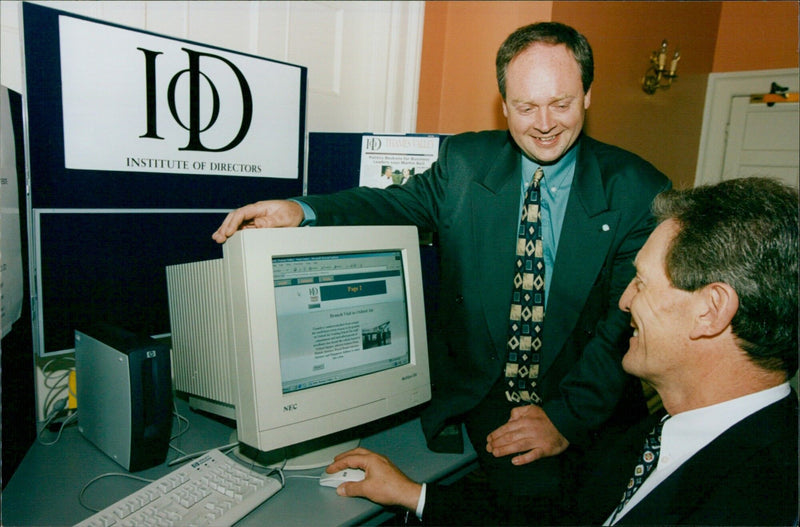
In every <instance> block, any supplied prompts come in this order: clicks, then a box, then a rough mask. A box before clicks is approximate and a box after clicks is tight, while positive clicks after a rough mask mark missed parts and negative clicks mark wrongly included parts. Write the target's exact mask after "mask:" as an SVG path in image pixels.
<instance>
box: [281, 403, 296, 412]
mask: <svg viewBox="0 0 800 527" xmlns="http://www.w3.org/2000/svg"><path fill="white" fill-rule="evenodd" d="M295 410H297V403H292V404H287V405H284V407H283V411H284V412H293V411H295Z"/></svg>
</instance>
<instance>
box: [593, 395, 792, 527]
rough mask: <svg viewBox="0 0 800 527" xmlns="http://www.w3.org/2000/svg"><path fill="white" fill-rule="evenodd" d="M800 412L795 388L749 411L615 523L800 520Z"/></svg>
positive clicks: (781, 522)
mask: <svg viewBox="0 0 800 527" xmlns="http://www.w3.org/2000/svg"><path fill="white" fill-rule="evenodd" d="M797 418H798V414H797V394H796V393H795V392H792V393H791V395H789V396H787V397H785V398H783V399H781V400H780V401H778V402H776V403H773V404H771V405H770V406H767V407H766V408H764V409H763V410H760V411H758V412H756V413H754V414H752V415H750V416H748V417H747V418H745V419H743V420H742V421H740V422H738V423H737V424H735V425H734V426H732V427H731V428H729V429H728V430H726V431H725V432H724V433H722V434H721V435H720V436H719V437H717V438H716V439H715V440H714V441H712V442H711V443H709V444H708V445H707V446H705V447H704V448H703V449H702V450H700V451H699V452H698V453H697V454H695V455H694V456H692V457H691V458H690V459H689V460H688V461H686V462H685V463H684V464H683V465H681V466H680V467H679V468H678V470H676V471H675V472H674V473H672V474H671V475H670V476H669V477H668V478H667V479H665V480H664V481H663V482H661V484H659V485H658V486H657V487H656V488H655V489H653V490H652V491H651V492H650V493H649V494H648V495H647V496H646V497H645V498H644V499H643V500H642V501H641V502H639V503H638V504H637V505H636V506H635V507H634V508H632V509H631V510H630V511H629V512H628V514H626V515H625V516H623V517H622V518H620V520H619V521H618V522H617V525H648V524H649V525H794V524H796V522H797V518H798V502H797V499H798V490H797V489H798V477H797V470H798V465H797V455H798V453H797V452H798V451H797V449H798V443H797V441H798V435H797V427H798V421H797ZM642 437H643V436H642ZM640 442H641V441H640ZM634 458H635V455H634ZM634 464H635V462H633V461H632V462H631V464H630V466H631V467H633V466H634ZM623 486H624V483H623ZM622 488H623V487H620V489H622ZM621 494H622V490H620V492H619V495H621ZM609 514H610V510H609Z"/></svg>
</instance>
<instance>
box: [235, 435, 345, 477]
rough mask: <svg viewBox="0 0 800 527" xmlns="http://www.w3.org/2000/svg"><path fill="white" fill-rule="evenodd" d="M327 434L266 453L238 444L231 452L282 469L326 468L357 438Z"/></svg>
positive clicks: (265, 465) (266, 465)
mask: <svg viewBox="0 0 800 527" xmlns="http://www.w3.org/2000/svg"><path fill="white" fill-rule="evenodd" d="M341 439H342V438H341V437H336V436H335V435H334V436H333V437H331V436H326V437H320V438H317V439H312V440H310V441H305V442H303V443H299V444H297V445H291V446H288V447H284V448H278V449H275V450H271V451H269V452H264V451H262V450H258V449H256V448H254V447H251V446H249V445H245V444H244V443H239V446H238V447H236V448H235V449H234V450H233V452H234V454H235V455H236V456H237V457H238V458H239V459H241V460H243V461H245V462H247V463H253V464H255V465H258V466H260V467H264V468H273V469H281V470H309V469H316V468H325V467H327V466H328V465H330V464H331V463H333V458H334V457H336V456H337V455H339V454H341V453H342V452H347V451H348V450H352V449H354V448H356V447H357V446H358V445H359V443H360V439H357V438H356V439H345V440H341ZM237 441H238V436H237V434H236V430H234V431H233V432H231V441H230V442H231V443H235V442H237Z"/></svg>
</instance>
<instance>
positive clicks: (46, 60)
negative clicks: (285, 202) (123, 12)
mask: <svg viewBox="0 0 800 527" xmlns="http://www.w3.org/2000/svg"><path fill="white" fill-rule="evenodd" d="M22 9H23V31H24V39H25V52H24V59H25V77H26V79H25V80H26V91H27V93H26V94H25V99H26V101H25V102H26V105H27V111H28V130H27V134H28V143H29V145H30V178H31V199H32V206H33V208H65V207H69V208H98V207H101V208H114V209H115V208H184V209H185V208H192V209H197V208H202V209H220V208H234V207H238V206H240V205H243V204H245V203H249V202H250V201H253V199H254V197H258V198H262V199H263V198H268V197H276V198H278V197H288V196H296V195H299V194H301V193H302V190H303V163H304V152H303V148H304V140H305V107H306V82H307V69H306V68H305V67H302V66H296V65H292V64H286V63H281V62H277V61H273V60H270V59H266V58H263V57H255V56H252V55H246V54H242V53H238V52H233V51H229V50H221V49H220V48H215V47H213V46H208V45H204V44H196V43H192V42H186V41H181V40H179V39H172V38H169V37H163V36H160V35H154V34H152V33H148V32H145V31H140V30H135V29H132V28H126V27H123V26H119V25H115V24H110V23H106V22H101V21H97V20H91V19H88V18H85V17H80V16H77V15H73V14H70V13H65V12H62V11H57V10H54V9H50V8H47V7H43V6H41V5H36V4H30V3H27V2H26V3H23V4H22ZM60 17H68V18H73V19H77V20H85V21H90V22H92V23H96V24H98V25H99V26H103V27H104V28H118V29H119V30H120V31H124V32H138V33H141V34H143V35H153V36H156V37H158V38H163V39H167V40H169V41H175V42H180V43H181V45H184V47H186V48H193V47H194V46H196V47H197V49H201V50H207V49H212V50H214V49H220V51H224V52H225V53H228V54H233V55H238V56H241V57H245V58H247V59H249V60H250V59H256V60H261V61H265V62H268V63H271V64H277V65H281V66H283V67H285V68H286V71H287V72H290V73H291V72H293V71H296V73H297V75H299V78H300V94H299V95H300V96H299V100H298V104H297V108H296V111H297V115H296V120H297V122H298V124H299V128H298V129H297V130H296V132H297V134H296V142H297V145H298V146H297V154H298V155H297V157H296V167H297V169H296V177H295V178H293V179H286V178H270V177H250V175H249V174H247V173H242V174H241V175H240V176H237V175H231V174H228V175H217V174H214V173H209V172H204V171H198V172H196V171H190V172H187V173H180V174H174V173H172V174H170V173H167V172H165V173H158V172H141V171H136V170H130V171H122V170H121V171H106V170H80V169H78V170H76V169H66V168H65V163H64V160H65V151H64V126H63V123H64V113H63V112H64V108H63V106H62V91H61V90H62V79H61V50H60V40H59V18H60ZM139 55H141V62H140V63H137V64H132V65H131V67H133V68H137V69H140V70H141V75H142V77H143V78H142V86H141V90H142V91H145V89H146V88H145V85H146V81H145V79H144V77H145V76H146V71H145V70H146V59H145V56H144V54H143V53H141V52H139ZM137 58H138V57H137ZM86 60H87V61H89V60H91V57H86ZM201 73H202V72H201ZM103 80H104V79H98V82H102V81H103ZM144 99H145V97H144V96H143V97H142V100H143V101H144ZM164 113H167V112H164ZM146 116H147V113H146V110H145V109H144V108H143V109H142V111H141V125H140V126H138V127H137V128H136V129H135V130H131V134H134V135H135V136H136V137H137V138H138V137H139V136H141V135H143V134H144V132H145V130H146V124H145V122H146V118H147V117H146ZM252 119H253V120H256V119H261V120H269V119H270V115H264V114H262V113H260V112H259V109H258V108H253V113H252ZM184 121H188V119H184ZM204 124H206V123H204ZM158 133H159V134H161V135H164V133H163V131H159V132H158ZM184 133H186V135H187V136H188V135H189V132H184ZM141 140H142V141H144V140H145V139H144V138H142V139H141ZM187 141H188V139H187ZM185 154H186V152H185V151H175V152H174V157H171V158H169V160H176V159H181V158H182V157H185ZM130 155H131V157H132V158H134V159H138V158H139V156H136V155H134V152H130ZM245 164H246V165H247V164H249V163H245ZM207 166H210V164H209V165H207Z"/></svg>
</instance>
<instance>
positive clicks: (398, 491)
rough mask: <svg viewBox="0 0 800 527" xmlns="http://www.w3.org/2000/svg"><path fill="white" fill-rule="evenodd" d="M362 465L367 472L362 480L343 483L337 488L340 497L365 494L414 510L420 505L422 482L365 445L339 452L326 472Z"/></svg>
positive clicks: (382, 503) (372, 498) (384, 502)
mask: <svg viewBox="0 0 800 527" xmlns="http://www.w3.org/2000/svg"><path fill="white" fill-rule="evenodd" d="M345 468H360V469H361V470H363V471H364V472H365V473H366V477H365V478H364V479H363V480H362V481H351V482H348V483H342V484H341V485H339V486H338V487H337V488H336V493H337V494H339V496H350V497H356V496H358V497H362V498H367V499H368V500H370V501H374V502H375V503H379V504H381V505H400V506H402V507H405V508H406V509H409V510H411V511H412V512H413V511H415V510H416V508H417V502H419V497H420V494H421V493H422V485H420V484H419V483H416V482H414V481H412V480H411V479H409V478H408V476H406V475H405V474H403V473H402V472H401V471H400V469H399V468H397V467H396V466H395V465H394V463H392V462H391V461H389V459H388V458H386V457H385V456H381V455H379V454H375V453H374V452H370V451H369V450H366V449H364V448H356V449H354V450H350V451H349V452H345V453H343V454H339V455H338V456H336V458H335V459H334V462H333V463H332V464H331V465H330V466H328V468H327V469H326V472H328V473H333V472H338V471H339V470H343V469H345Z"/></svg>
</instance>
